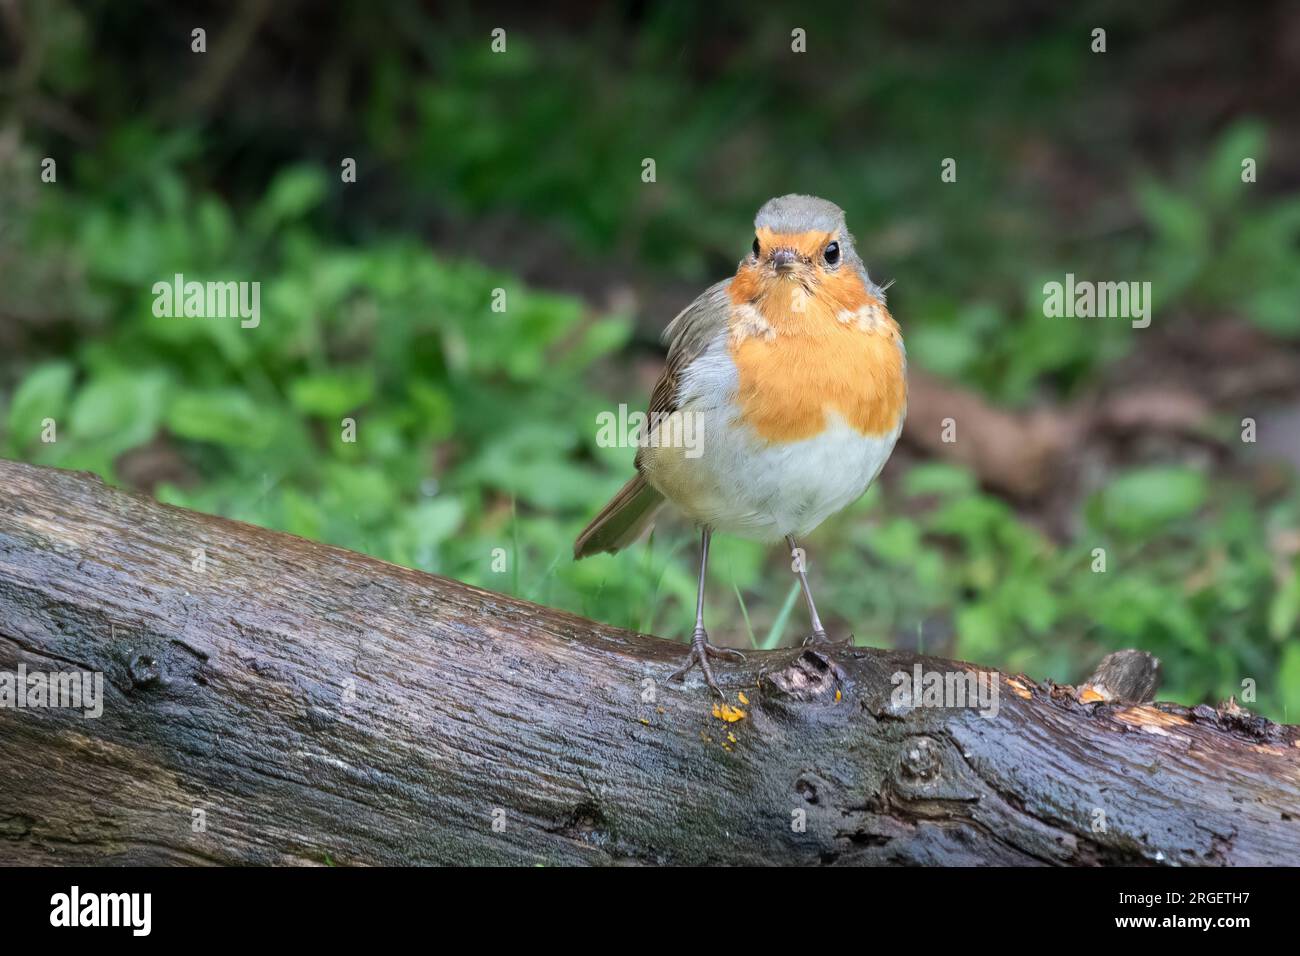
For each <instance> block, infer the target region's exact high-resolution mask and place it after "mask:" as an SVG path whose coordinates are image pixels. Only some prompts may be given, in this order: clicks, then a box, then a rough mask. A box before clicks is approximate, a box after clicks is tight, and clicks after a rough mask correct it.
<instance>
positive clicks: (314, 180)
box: [253, 166, 326, 232]
mask: <svg viewBox="0 0 1300 956" xmlns="http://www.w3.org/2000/svg"><path fill="white" fill-rule="evenodd" d="M325 183H326V179H325V174H324V173H323V172H322V171H321V170H319V169H317V168H315V167H312V166H294V167H291V168H289V169H286V170H284V171H282V172H281V173H280V174H279V175H278V176H276V177H275V179H274V180H272V181H271V185H270V186H269V187H268V188H267V190H266V195H264V196H263V197H262V201H261V202H260V203H259V204H258V206H257V209H256V211H255V212H254V213H253V220H254V222H255V224H256V227H257V228H258V229H259V230H261V231H264V232H269V231H271V230H272V229H274V228H275V227H277V226H280V225H282V224H284V223H286V222H292V221H293V220H295V219H301V218H302V217H303V216H305V215H306V214H307V213H309V212H311V210H312V209H314V208H315V207H316V206H317V205H319V203H320V201H321V200H322V199H323V198H324V197H325V194H326V185H325Z"/></svg>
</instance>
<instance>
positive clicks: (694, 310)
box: [649, 279, 731, 421]
mask: <svg viewBox="0 0 1300 956" xmlns="http://www.w3.org/2000/svg"><path fill="white" fill-rule="evenodd" d="M730 287H731V280H730V279H724V280H723V281H722V282H719V283H717V284H716V285H712V286H710V287H709V288H707V289H705V290H704V292H703V293H702V294H701V295H700V297H699V298H698V299H696V300H695V301H694V302H692V303H691V304H690V305H688V306H687V307H686V308H684V309H682V311H681V312H679V313H678V314H677V318H675V319H673V320H672V321H671V322H669V323H668V327H667V328H666V329H664V341H665V342H667V343H668V360H667V361H666V362H665V363H664V370H663V373H662V374H661V375H660V376H659V381H658V382H657V383H655V388H654V391H653V392H651V393H650V415H649V417H650V419H651V420H652V421H653V420H654V415H655V413H656V412H658V413H660V414H661V415H666V414H668V413H669V412H674V411H676V410H677V387H678V383H679V381H680V379H681V375H682V372H684V371H685V370H686V368H687V366H689V365H690V364H691V363H692V362H694V361H695V360H696V359H697V358H699V357H700V353H702V352H703V351H704V350H705V349H706V348H708V345H709V343H710V342H712V341H713V340H714V339H715V338H717V336H718V333H720V332H721V331H722V330H723V329H725V328H726V326H727V316H728V314H729V313H730V311H731V299H730V297H729V296H728V294H727V293H728V290H729V289H730Z"/></svg>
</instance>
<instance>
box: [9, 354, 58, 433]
mask: <svg viewBox="0 0 1300 956" xmlns="http://www.w3.org/2000/svg"><path fill="white" fill-rule="evenodd" d="M72 377H73V371H72V365H71V364H69V363H68V362H48V363H46V364H44V365H38V366H37V367H36V368H34V369H32V370H31V371H30V372H29V373H28V374H27V377H26V378H25V379H23V382H22V384H21V385H19V386H18V388H17V390H16V391H15V392H14V397H13V404H12V406H11V407H10V409H9V435H10V441H11V442H12V444H13V446H14V448H16V449H22V448H26V447H28V446H30V445H32V444H33V443H35V442H37V441H39V440H40V436H41V422H42V421H44V420H45V419H47V418H53V419H55V420H56V421H57V420H58V418H59V416H61V415H62V414H63V410H64V408H65V407H67V403H68V394H69V393H70V392H71V391H72Z"/></svg>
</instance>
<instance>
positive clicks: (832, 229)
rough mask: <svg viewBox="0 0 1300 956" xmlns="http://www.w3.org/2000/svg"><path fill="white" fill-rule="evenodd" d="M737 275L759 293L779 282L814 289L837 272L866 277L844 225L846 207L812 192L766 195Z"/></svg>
mask: <svg viewBox="0 0 1300 956" xmlns="http://www.w3.org/2000/svg"><path fill="white" fill-rule="evenodd" d="M737 276H738V277H740V278H743V279H745V280H746V283H747V284H749V285H753V286H755V287H756V291H759V292H760V294H761V293H762V292H764V291H772V290H775V289H777V288H780V286H781V285H782V284H783V283H798V284H799V285H801V286H803V287H804V289H805V290H806V291H808V292H813V291H814V289H815V288H816V287H818V286H821V285H823V284H831V285H834V284H836V280H837V279H840V278H841V277H843V278H844V279H850V280H851V281H856V280H858V279H859V278H861V279H863V280H865V279H866V270H865V269H864V268H863V266H862V260H861V259H859V258H858V255H857V252H856V251H854V248H853V236H852V235H850V234H849V231H848V229H847V228H846V227H845V225H844V210H842V209H840V207H839V206H837V205H835V204H834V203H832V202H827V201H826V200H825V199H818V198H817V197H816V196H798V195H789V196H779V197H777V198H776V199H769V200H768V201H767V202H765V203H764V204H763V207H762V208H761V209H759V211H758V215H757V216H756V217H755V219H754V243H753V245H752V246H751V248H750V252H749V255H747V256H746V257H745V258H744V259H742V260H741V262H740V268H739V269H738V271H737Z"/></svg>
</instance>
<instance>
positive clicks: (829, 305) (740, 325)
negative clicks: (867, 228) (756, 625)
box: [573, 194, 907, 696]
mask: <svg viewBox="0 0 1300 956" xmlns="http://www.w3.org/2000/svg"><path fill="white" fill-rule="evenodd" d="M888 287H889V284H886V285H885V286H883V287H882V286H880V285H878V284H876V283H875V282H873V281H872V280H871V277H870V276H869V274H868V272H867V268H866V266H865V265H864V264H863V262H862V259H861V258H860V257H859V255H858V253H857V251H856V249H855V247H854V240H853V236H852V235H851V234H850V233H849V231H848V229H847V227H846V224H845V214H844V211H843V210H842V209H840V207H839V206H837V205H835V204H834V203H832V202H829V201H827V200H825V199H819V198H817V197H815V196H805V195H797V194H791V195H787V196H779V197H777V198H774V199H770V200H768V201H767V202H766V203H764V204H763V205H762V206H761V207H760V208H759V210H758V214H757V215H756V216H755V219H754V241H753V244H752V246H751V247H750V250H749V252H748V253H747V254H746V255H745V256H744V257H743V258H742V259H741V260H740V263H739V265H738V266H737V269H736V273H735V275H734V276H732V277H731V278H729V279H725V280H723V281H721V282H718V283H717V284H715V285H713V286H711V287H709V288H708V289H706V290H705V291H704V293H703V294H702V295H700V296H699V298H697V299H696V300H695V301H694V302H692V303H691V304H690V305H688V306H687V307H686V308H685V309H683V310H682V311H681V312H680V313H679V314H678V315H677V317H676V318H675V319H673V321H672V322H671V323H669V324H668V326H667V328H666V329H665V331H664V339H665V341H666V343H667V346H668V355H667V359H666V361H665V364H664V369H663V372H662V374H661V375H660V377H659V380H658V382H657V383H656V384H655V387H654V390H653V392H652V393H651V396H650V403H649V412H648V414H647V415H646V416H645V419H644V421H645V424H644V425H643V426H642V427H641V429H640V432H639V434H638V436H637V445H638V448H637V453H636V458H635V466H636V471H637V473H636V475H635V476H634V477H633V478H632V479H631V480H630V481H628V482H627V484H625V485H624V486H623V488H622V489H621V490H620V491H618V493H617V494H615V495H614V497H613V498H612V499H611V500H610V501H609V503H608V504H606V505H605V506H604V508H602V509H601V510H600V512H599V513H598V514H597V515H596V516H595V518H593V519H592V520H591V523H590V524H588V525H587V527H586V528H585V529H584V530H583V531H582V533H581V534H579V535H578V537H577V539H576V541H575V542H574V547H573V552H574V558H575V560H576V559H581V558H585V557H588V556H590V555H594V554H600V553H605V552H608V553H615V552H617V551H619V550H620V549H622V548H625V547H628V546H629V545H631V544H632V543H634V542H635V541H636V540H637V539H638V538H639V537H640V536H641V535H642V534H643V533H644V532H645V531H646V530H647V529H648V528H649V527H650V526H651V525H652V524H653V523H654V521H655V518H656V517H657V515H658V514H659V512H660V510H661V509H662V508H663V507H665V506H666V505H669V504H671V505H672V506H674V507H676V508H677V509H678V510H679V511H680V512H681V513H682V514H684V515H685V516H686V517H687V518H689V519H690V520H691V521H693V522H694V523H695V524H696V525H697V526H698V527H699V529H700V562H699V579H698V585H697V592H696V601H695V628H694V631H693V633H692V635H691V646H690V651H689V653H688V655H687V657H686V661H685V664H684V665H683V666H682V667H681V668H680V669H678V670H677V671H675V672H674V673H673V674H672V675H670V679H678V680H683V681H684V680H685V677H686V674H687V673H688V672H689V671H690V670H691V668H692V667H693V666H695V665H697V664H698V665H699V667H700V670H701V671H702V672H703V675H704V679H705V682H706V683H707V684H708V686H709V687H710V688H711V689H712V691H713V692H714V693H716V694H718V695H719V696H723V694H722V691H721V689H720V688H719V686H718V683H717V681H716V680H715V678H714V675H713V668H712V666H711V665H710V660H711V659H714V660H716V659H729V660H743V659H744V656H743V655H742V654H741V653H740V652H739V651H735V650H732V649H729V648H722V647H717V646H715V645H713V644H711V643H710V642H709V636H708V632H707V630H706V629H705V626H704V590H705V581H706V576H707V571H708V562H709V543H710V541H711V540H712V536H713V534H714V533H715V532H716V533H720V534H731V535H738V536H741V537H746V538H751V539H757V540H759V541H763V542H767V543H772V544H774V543H776V542H779V541H784V542H785V544H786V546H787V547H788V548H789V550H790V554H791V556H792V558H793V561H792V570H793V571H794V573H795V574H796V575H797V577H798V580H799V585H800V589H801V590H802V592H803V598H804V603H805V604H806V606H807V611H808V616H809V620H810V624H811V631H810V633H809V634H808V636H807V637H806V638H805V639H804V644H805V645H807V646H816V645H833V644H837V643H841V642H837V641H833V640H831V639H830V638H829V637H828V635H827V632H826V630H825V628H824V627H823V625H822V622H821V618H820V617H819V616H818V613H817V606H816V604H815V603H814V601H813V596H812V591H811V590H810V588H809V585H808V576H807V573H806V567H807V560H806V553H805V552H804V551H803V550H802V549H801V548H800V547H799V544H798V542H799V540H800V539H802V538H803V537H804V536H806V535H807V534H809V533H810V532H811V531H812V530H813V529H814V528H816V527H817V526H818V525H820V524H821V523H822V522H823V521H824V520H825V519H826V518H828V517H829V516H831V515H832V514H835V513H836V512H838V511H840V510H842V509H843V508H845V507H847V506H848V505H849V504H851V503H852V502H853V501H855V500H857V499H858V498H859V497H860V496H861V495H862V494H863V493H864V492H865V491H866V490H867V488H868V487H870V485H871V484H872V482H873V481H875V480H876V477H877V476H878V475H879V474H880V471H881V469H882V468H883V467H884V465H885V462H886V461H888V459H889V457H890V454H891V453H892V452H893V449H894V445H895V443H896V442H897V441H898V436H899V434H900V432H901V431H902V428H903V419H904V417H905V416H906V413H907V352H906V349H905V347H904V344H903V335H902V331H901V329H900V328H899V325H898V323H897V322H896V321H895V320H894V318H893V316H892V315H891V314H890V312H889V310H888V308H887V307H886V302H885V291H886V289H887V288H888ZM688 439H689V440H688ZM849 640H850V641H851V640H852V638H849Z"/></svg>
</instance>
